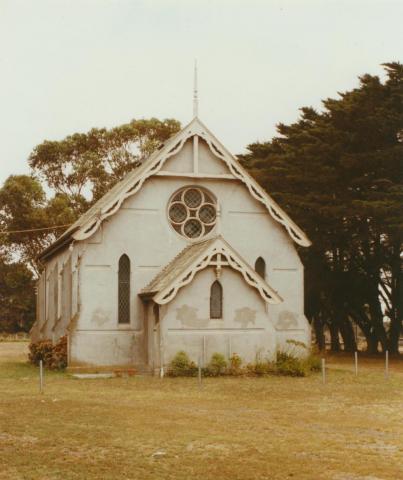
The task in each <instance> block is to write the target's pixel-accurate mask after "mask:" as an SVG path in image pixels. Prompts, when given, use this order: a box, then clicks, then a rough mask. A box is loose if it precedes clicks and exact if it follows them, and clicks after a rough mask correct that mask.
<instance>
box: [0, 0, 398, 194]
mask: <svg viewBox="0 0 403 480" xmlns="http://www.w3.org/2000/svg"><path fill="white" fill-rule="evenodd" d="M402 18H403V0H377V1H375V0H363V1H361V0H288V1H285V0H242V1H241V0H214V1H211V0H147V1H146V0H0V185H1V184H2V183H3V182H4V181H5V179H6V178H7V177H8V176H9V175H11V174H24V173H29V167H28V164H27V159H28V156H29V153H30V152H31V151H32V149H33V148H34V147H35V146H36V145H38V144H39V143H41V142H43V141H44V140H59V139H63V138H64V137H66V136H67V135H69V134H72V133H75V132H85V131H88V130H89V129H91V128H93V127H113V126H117V125H120V124H123V123H126V122H128V121H130V120H131V119H133V118H136V119H138V118H150V117H157V118H159V119H163V118H176V119H178V120H180V121H181V122H182V123H183V124H186V123H187V122H189V121H190V120H191V118H192V89H193V64H194V59H195V58H197V62H198V70H199V76H198V77H199V81H198V84H199V99H200V101H199V102H200V106H199V117H200V118H201V120H202V121H203V122H204V123H206V124H207V126H208V127H209V128H210V130H212V131H213V133H215V135H216V136H217V137H218V138H219V139H220V140H221V141H222V143H224V145H226V147H227V148H229V150H231V151H232V152H233V153H235V154H237V153H241V152H243V151H245V147H246V146H247V145H248V144H250V143H253V142H255V141H267V140H269V139H270V138H272V137H273V136H274V135H275V134H276V124H277V123H279V122H282V123H290V122H294V121H296V120H297V119H298V116H299V108H301V107H303V106H312V107H314V108H320V106H321V99H325V98H328V97H333V98H335V97H337V92H342V91H346V90H350V89H352V88H354V87H356V86H357V85H358V76H359V75H362V74H364V73H370V74H374V75H379V76H380V77H381V78H383V77H384V75H383V69H382V67H381V64H382V63H385V62H389V61H400V62H402V61H403V33H402V28H401V21H402Z"/></svg>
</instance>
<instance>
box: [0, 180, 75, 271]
mask: <svg viewBox="0 0 403 480" xmlns="http://www.w3.org/2000/svg"><path fill="white" fill-rule="evenodd" d="M76 217H77V214H76V212H75V211H74V210H73V209H72V207H71V202H70V199H69V198H68V196H67V195H63V194H56V195H55V196H54V197H53V198H51V199H49V200H48V199H47V198H46V195H45V192H44V190H43V188H42V185H41V184H40V183H39V181H38V180H37V179H35V178H33V177H31V176H29V175H11V176H10V177H8V179H7V180H6V181H5V182H4V185H3V187H2V188H1V189H0V242H1V243H2V245H3V251H4V252H6V253H7V254H8V255H12V256H14V258H17V259H19V261H21V262H22V263H23V264H25V265H27V266H28V267H29V268H30V269H31V270H32V271H33V272H34V273H35V274H36V275H37V274H38V273H39V271H40V269H41V267H40V265H39V264H38V261H37V257H38V255H39V253H40V252H41V251H42V250H43V249H44V248H46V247H47V246H48V245H49V243H50V242H52V241H53V240H55V238H56V236H57V235H58V234H60V231H61V229H60V228H50V229H49V227H56V226H60V225H69V224H71V223H73V222H74V220H75V219H76ZM41 229H44V230H41ZM27 230H28V231H27ZM8 232H11V233H8ZM13 232H15V233H13Z"/></svg>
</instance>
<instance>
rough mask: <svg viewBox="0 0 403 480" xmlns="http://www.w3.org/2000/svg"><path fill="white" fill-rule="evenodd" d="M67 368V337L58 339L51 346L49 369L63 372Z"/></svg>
mask: <svg viewBox="0 0 403 480" xmlns="http://www.w3.org/2000/svg"><path fill="white" fill-rule="evenodd" d="M66 367H67V335H64V336H63V337H61V338H60V339H59V341H58V342H57V343H56V345H54V346H53V357H52V366H51V368H53V369H55V370H64V369H65V368H66Z"/></svg>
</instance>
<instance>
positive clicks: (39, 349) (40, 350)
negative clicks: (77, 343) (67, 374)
mask: <svg viewBox="0 0 403 480" xmlns="http://www.w3.org/2000/svg"><path fill="white" fill-rule="evenodd" d="M28 359H29V361H30V362H31V363H33V364H34V365H39V361H40V360H42V362H43V365H44V367H46V368H50V369H52V370H63V369H64V368H66V367H67V336H66V335H65V336H64V337H61V338H60V339H59V341H58V342H57V343H56V344H53V343H52V342H51V341H50V340H40V341H39V342H31V343H30V345H29V354H28Z"/></svg>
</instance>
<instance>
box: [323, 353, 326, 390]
mask: <svg viewBox="0 0 403 480" xmlns="http://www.w3.org/2000/svg"><path fill="white" fill-rule="evenodd" d="M322 383H323V384H325V383H326V360H325V359H324V358H322Z"/></svg>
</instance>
